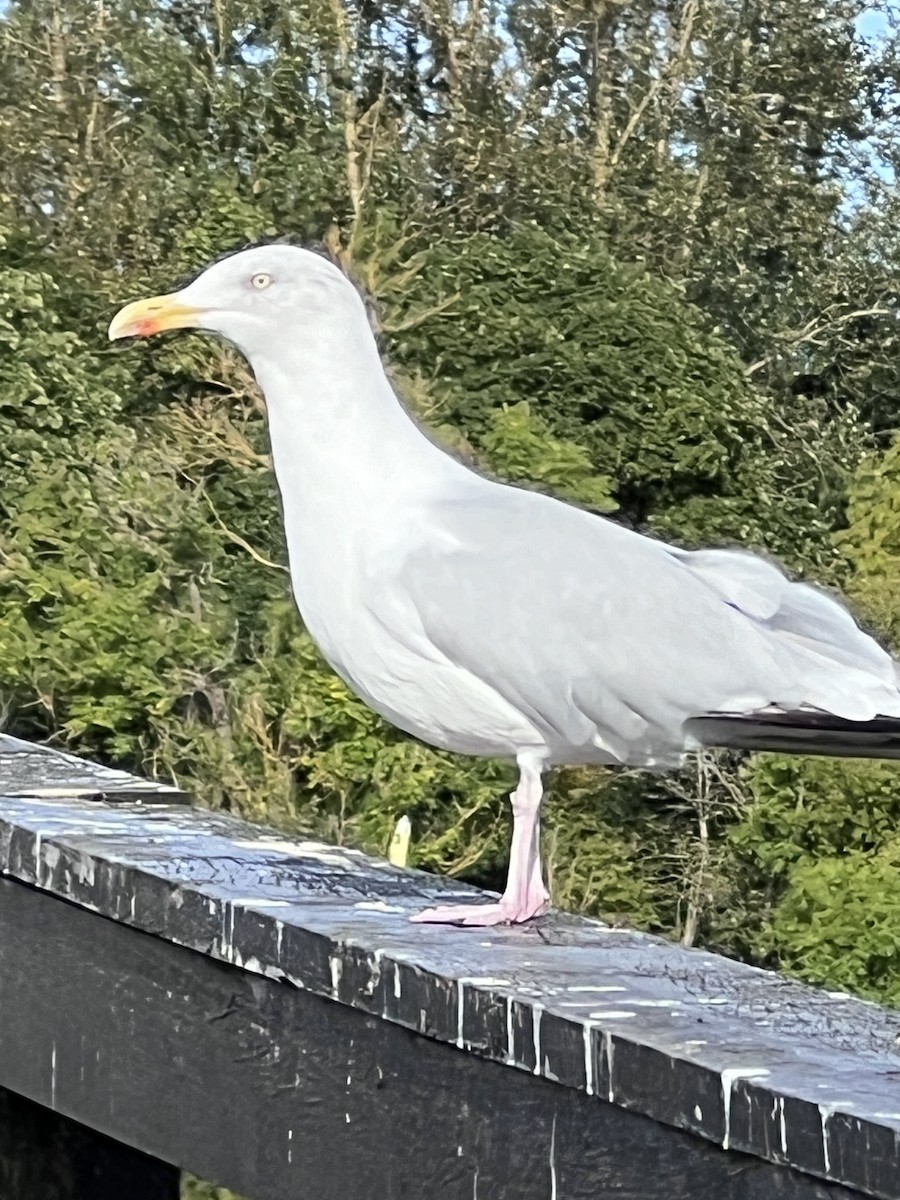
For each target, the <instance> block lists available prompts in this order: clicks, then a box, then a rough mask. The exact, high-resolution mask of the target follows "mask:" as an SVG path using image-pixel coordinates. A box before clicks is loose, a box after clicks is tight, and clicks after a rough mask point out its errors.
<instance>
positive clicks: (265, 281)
mask: <svg viewBox="0 0 900 1200" xmlns="http://www.w3.org/2000/svg"><path fill="white" fill-rule="evenodd" d="M271 282H272V276H271V275H269V273H268V272H267V271H257V272H256V274H255V275H251V276H250V286H251V287H252V288H256V290H257V291H258V292H261V291H262V290H263V288H267V287H268V286H269V284H270V283H271Z"/></svg>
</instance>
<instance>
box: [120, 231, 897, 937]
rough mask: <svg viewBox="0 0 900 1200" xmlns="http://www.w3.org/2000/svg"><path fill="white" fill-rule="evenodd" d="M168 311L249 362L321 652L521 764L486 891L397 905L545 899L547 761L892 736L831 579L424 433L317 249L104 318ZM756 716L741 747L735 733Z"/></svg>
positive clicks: (376, 697) (232, 270) (365, 686)
mask: <svg viewBox="0 0 900 1200" xmlns="http://www.w3.org/2000/svg"><path fill="white" fill-rule="evenodd" d="M177 328H190V329H198V330H205V331H208V332H211V333H217V334H221V335H222V336H223V337H225V338H227V339H228V340H229V341H231V342H233V343H234V345H235V346H237V347H238V349H239V350H240V351H241V352H242V353H243V354H244V355H245V356H246V358H247V359H248V360H249V362H250V365H251V366H252V368H253V371H254V373H255V375H256V379H257V381H258V383H259V385H260V387H261V388H262V391H263V393H264V395H265V400H266V409H267V414H268V423H269V432H270V437H271V444H272V457H273V463H274V469H275V476H276V480H277V483H278V487H279V489H280V492H281V500H282V506H283V511H284V523H285V530H286V535H287V546H288V554H289V559H290V573H291V582H292V586H293V592H294V596H295V598H296V602H297V605H298V607H299V609H300V613H301V615H302V618H303V621H304V623H305V625H306V628H307V629H308V630H309V633H310V634H311V636H312V637H313V639H314V640H315V642H316V643H317V644H318V646H319V648H320V650H321V652H322V654H323V655H324V656H325V658H326V659H327V661H328V662H329V663H330V665H331V666H332V667H333V669H334V670H335V671H336V672H337V674H338V675H339V676H340V677H341V678H342V679H343V680H344V682H345V683H346V684H347V685H348V687H350V688H351V689H352V690H353V691H354V692H355V693H356V694H357V695H358V696H360V697H361V698H362V699H363V700H364V701H365V702H366V704H368V705H369V706H370V707H371V708H373V709H374V710H375V711H376V712H377V713H379V714H380V715H381V716H382V717H384V718H385V719H386V720H388V721H390V722H392V723H393V724H394V725H397V726H399V728H400V729H402V730H405V731H406V732H407V733H409V734H413V735H414V736H416V737H418V738H420V739H421V740H422V741H424V742H427V743H429V744H430V745H432V746H438V747H442V748H444V749H447V750H454V751H459V752H462V753H464V754H474V755H491V756H506V757H510V758H513V759H515V761H516V763H517V764H518V770H519V780H518V785H517V787H516V789H515V791H514V792H513V793H512V795H511V801H512V811H513V834H512V845H511V850H510V862H509V874H508V879H507V884H506V888H505V890H504V892H503V894H502V896H501V897H500V899H499V900H498V901H496V902H495V903H489V904H477V905H457V906H444V907H439V908H433V909H429V910H427V911H425V912H423V913H421V914H418V915H417V916H416V917H414V918H413V919H414V920H419V921H435V922H451V923H457V924H465V925H476V926H478V925H492V924H497V923H500V922H519V921H526V920H528V919H529V918H531V917H534V916H535V915H537V914H538V913H539V912H540V911H541V910H542V909H543V907H544V905H545V903H546V901H547V899H548V894H547V891H546V888H545V886H544V880H543V874H542V867H541V857H540V848H539V809H540V804H541V798H542V794H543V787H542V775H543V773H544V771H545V770H546V769H547V768H548V767H551V766H553V765H555V764H581V763H584V764H588V763H604V764H619V765H628V766H634V767H644V768H650V769H654V770H660V769H666V768H669V767H677V766H678V765H679V764H681V762H682V761H683V759H684V756H685V754H686V752H688V751H689V750H691V749H695V748H697V747H698V746H699V745H700V744H702V743H710V744H734V745H741V744H756V745H760V744H767V743H766V737H765V736H764V737H763V739H762V741H760V735H759V729H760V728H763V733H764V734H765V730H766V728H768V727H767V726H766V724H765V720H763V718H764V717H765V715H766V714H769V716H770V717H771V721H770V723H769V726H770V727H771V729H772V731H773V734H772V737H773V738H774V741H773V743H772V744H775V745H777V744H779V742H778V737H777V735H778V732H779V722H780V727H781V732H782V733H784V731H785V730H786V731H787V734H788V735H789V737H793V738H794V741H796V740H797V738H798V737H799V738H800V740H801V743H802V744H803V745H805V744H806V743H805V742H804V741H803V738H804V729H806V730H809V729H812V730H813V732H815V729H816V728H817V722H818V726H819V727H824V728H825V730H826V732H827V729H828V727H829V725H830V726H833V727H840V728H842V729H844V730H845V731H846V730H847V729H848V728H849V729H850V733H849V734H848V737H849V739H850V741H851V742H852V740H853V729H854V727H855V726H856V723H863V722H865V723H869V724H868V725H866V726H865V728H866V729H874V730H876V731H877V730H878V729H883V728H889V730H890V736H891V737H894V734H895V732H896V726H895V723H894V722H892V721H885V720H884V718H897V717H900V690H898V688H900V671H898V666H897V664H896V663H895V662H894V661H893V660H892V658H891V657H890V655H889V654H888V653H887V652H886V651H885V650H883V649H882V648H881V647H880V646H879V645H878V644H877V642H875V641H874V640H873V639H872V638H871V637H869V636H868V635H867V634H866V633H864V632H863V631H862V630H861V629H860V628H859V626H858V625H857V624H856V622H855V620H854V619H853V617H852V616H851V615H850V613H849V612H848V611H847V610H846V609H845V608H844V607H843V606H842V605H841V604H840V603H838V602H837V601H835V600H834V599H832V598H831V597H829V596H827V595H826V594H824V593H823V592H821V591H818V590H816V589H815V588H814V587H812V586H810V585H808V584H804V583H796V582H792V581H790V580H789V579H788V578H787V577H786V576H785V575H784V574H783V573H782V572H781V571H780V570H779V569H778V568H777V567H775V566H774V565H773V564H772V563H770V562H769V561H767V560H766V559H764V558H760V557H757V556H755V555H753V554H750V553H747V552H743V551H740V550H730V549H729V550H721V549H712V550H694V551H688V550H682V549H679V548H676V547H674V546H670V545H667V544H666V543H664V542H662V541H658V540H655V539H653V538H649V537H646V536H643V535H641V534H639V533H635V532H633V531H631V530H628V529H625V528H623V527H621V526H619V525H617V524H615V523H614V522H612V521H609V520H607V519H604V518H602V517H599V516H597V515H595V514H593V513H590V512H586V511H584V510H582V509H580V508H577V507H575V506H574V505H572V504H567V503H564V502H562V501H560V500H556V499H553V498H551V497H549V496H546V495H543V494H540V493H537V492H533V491H528V490H525V489H522V488H519V487H512V486H508V485H506V484H502V483H498V482H495V481H493V480H491V479H487V478H485V477H483V476H481V475H479V474H477V473H476V472H474V471H472V470H470V469H469V468H468V467H466V466H465V465H463V464H462V463H460V462H458V461H457V460H456V459H455V458H453V457H452V456H451V455H450V454H448V453H446V452H445V451H444V450H442V449H441V448H439V447H438V446H437V445H435V444H434V442H432V441H431V440H430V439H429V437H428V436H427V435H426V434H425V433H423V431H422V430H421V429H420V428H419V427H418V426H417V424H416V423H415V421H414V420H413V419H412V418H411V417H410V415H409V414H408V413H407V411H406V409H405V408H404V407H403V405H402V404H401V403H400V402H399V400H398V399H397V397H396V395H395V393H394V390H393V388H392V387H391V384H390V382H389V379H388V377H387V375H386V373H385V370H384V367H383V364H382V361H381V357H380V354H379V350H378V347H377V344H376V341H375V338H374V336H373V334H372V331H371V329H370V325H369V320H368V316H367V313H366V308H365V305H364V302H363V300H362V298H361V297H360V295H359V293H358V292H357V290H356V288H355V287H354V286H353V284H352V283H351V282H350V281H349V280H348V279H347V278H346V277H345V276H344V275H343V274H342V272H341V271H340V270H339V269H338V268H337V267H336V266H334V265H333V264H332V263H330V262H329V261H328V260H326V259H325V258H323V257H321V256H320V255H318V254H315V253H313V252H311V251H308V250H303V249H301V248H300V247H297V246H292V245H287V244H283V243H281V244H279V243H275V244H271V245H261V246H255V247H252V248H249V249H246V250H242V251H239V252H238V253H236V254H233V255H230V256H228V257H226V258H224V259H221V260H219V261H217V262H215V263H213V264H212V265H211V266H210V267H208V268H207V269H206V270H205V271H203V273H202V274H200V275H199V276H198V277H197V278H196V279H195V280H194V281H193V282H192V283H190V284H189V285H188V286H187V287H185V288H183V289H182V290H181V291H178V292H174V293H172V294H170V295H165V296H157V297H154V298H152V299H149V300H139V301H136V302H135V303H132V304H129V305H127V306H126V307H124V308H123V309H122V310H121V311H120V312H119V313H118V314H117V316H116V317H115V319H114V320H113V322H112V324H111V325H110V329H109V336H110V338H112V339H115V338H122V337H129V336H142V335H149V334H153V333H157V332H159V331H161V330H167V329H177ZM754 714H755V715H758V716H760V719H761V720H763V724H762V726H760V724H759V723H758V722H757V724H756V725H754V726H753V729H754V730H755V731H756V742H755V743H753V740H752V737H751V738H750V743H744V742H742V741H741V733H740V728H738V729H737V733H735V732H734V727H735V726H737V727H739V726H740V723H741V722H742V721H746V719H747V717H748V715H754ZM876 718H878V719H879V720H877V721H876ZM873 722H874V724H872V723H873ZM769 740H770V741H771V740H772V739H771V738H770V739H769ZM782 741H784V739H783V738H782ZM876 742H877V739H876ZM860 752H862V753H871V752H873V751H872V750H871V749H869V750H866V749H865V748H863V749H862V750H861V751H860Z"/></svg>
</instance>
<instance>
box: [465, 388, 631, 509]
mask: <svg viewBox="0 0 900 1200" xmlns="http://www.w3.org/2000/svg"><path fill="white" fill-rule="evenodd" d="M481 445H482V448H483V450H484V452H485V454H486V455H487V458H488V461H489V462H490V463H491V465H492V466H493V467H494V469H495V470H496V471H499V473H500V474H501V475H502V477H503V478H504V479H507V480H509V481H510V482H512V483H518V482H526V483H532V484H534V485H536V486H538V487H540V488H541V490H542V491H547V492H549V493H551V494H552V495H555V496H562V497H564V498H565V499H567V500H573V501H575V502H576V503H578V504H583V505H585V506H586V507H588V508H593V509H596V510H597V511H598V512H614V511H615V509H616V508H617V507H618V505H617V504H616V502H615V500H613V498H612V496H611V495H610V489H611V486H612V480H611V479H610V477H609V476H608V475H598V474H597V473H596V472H595V471H594V467H593V464H592V463H591V459H590V456H589V455H588V452H587V451H586V450H585V449H584V447H583V446H579V445H578V444H577V443H576V442H569V441H564V440H563V439H561V438H557V437H554V436H553V434H552V433H551V432H550V429H549V427H548V425H547V422H546V421H544V420H543V419H542V418H541V417H537V416H535V415H534V414H533V413H532V411H531V407H530V405H529V403H528V401H527V400H520V401H519V403H518V404H513V405H508V404H504V405H503V406H502V407H501V408H498V409H494V411H493V412H492V413H491V414H490V417H489V428H488V431H487V433H485V434H484V436H483V437H482V439H481Z"/></svg>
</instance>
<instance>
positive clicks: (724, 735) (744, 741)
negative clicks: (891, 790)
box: [687, 712, 900, 759]
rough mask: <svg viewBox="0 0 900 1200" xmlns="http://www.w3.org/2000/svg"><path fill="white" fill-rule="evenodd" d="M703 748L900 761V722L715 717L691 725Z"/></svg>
mask: <svg viewBox="0 0 900 1200" xmlns="http://www.w3.org/2000/svg"><path fill="white" fill-rule="evenodd" d="M687 730H688V732H689V733H690V734H691V736H692V737H695V738H696V739H697V741H698V742H700V743H701V744H702V745H704V746H709V747H718V748H721V749H728V750H758V751H759V750H770V751H775V752H781V753H786V754H814V755H821V756H827V757H831V758H886V759H900V717H876V718H875V720H873V721H848V720H845V719H844V718H843V717H834V716H831V715H829V714H828V713H817V712H795V713H751V714H749V715H747V716H737V715H726V714H720V713H710V714H709V715H707V716H703V717H695V718H694V719H693V720H691V721H689V722H688V723H687Z"/></svg>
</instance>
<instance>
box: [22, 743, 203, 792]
mask: <svg viewBox="0 0 900 1200" xmlns="http://www.w3.org/2000/svg"><path fill="white" fill-rule="evenodd" d="M0 788H2V792H3V795H4V796H32V797H34V798H35V799H38V798H43V799H52V798H54V797H60V796H82V797H83V798H84V799H86V800H108V801H115V800H129V801H131V802H133V803H140V804H179V803H189V802H190V797H189V796H188V795H187V794H186V793H185V792H182V791H181V790H180V789H179V788H174V787H170V786H169V785H168V784H165V783H151V782H150V781H149V780H147V779H139V778H138V777H137V776H136V775H129V774H128V772H127V771H114V770H111V769H110V768H109V767H101V766H99V765H98V764H97V763H92V762H86V761H85V760H84V759H82V758H76V757H75V756H74V755H72V754H64V753H63V752H62V751H60V750H48V749H47V747H46V746H33V745H31V744H30V743H29V742H23V741H21V740H20V739H19V738H13V737H10V736H9V735H8V734H5V733H0Z"/></svg>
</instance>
